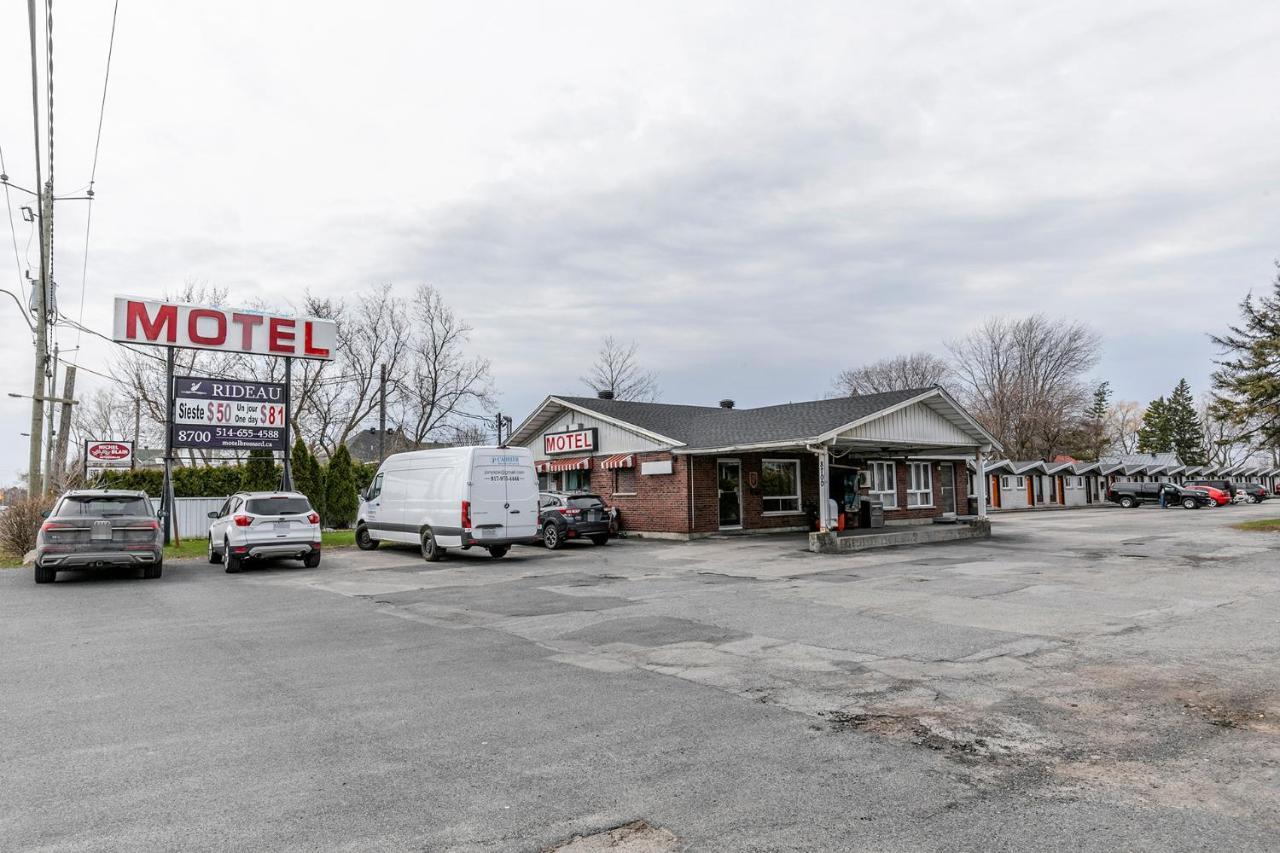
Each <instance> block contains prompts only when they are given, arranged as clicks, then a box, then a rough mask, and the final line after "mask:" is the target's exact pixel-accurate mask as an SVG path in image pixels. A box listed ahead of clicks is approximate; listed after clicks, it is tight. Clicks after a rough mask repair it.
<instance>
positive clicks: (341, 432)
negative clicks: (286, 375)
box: [294, 285, 411, 455]
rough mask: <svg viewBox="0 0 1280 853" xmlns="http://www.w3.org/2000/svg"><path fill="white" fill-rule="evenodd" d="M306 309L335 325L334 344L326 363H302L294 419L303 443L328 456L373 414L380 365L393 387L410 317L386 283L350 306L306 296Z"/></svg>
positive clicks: (407, 338)
mask: <svg viewBox="0 0 1280 853" xmlns="http://www.w3.org/2000/svg"><path fill="white" fill-rule="evenodd" d="M307 307H308V310H309V312H310V313H313V314H315V315H316V316H321V317H328V318H331V319H334V320H336V321H337V325H338V340H337V347H336V350H335V352H334V360H333V361H332V362H331V363H330V364H328V365H325V364H323V363H315V364H311V365H307V364H305V363H304V366H303V371H302V375H301V376H299V377H297V380H298V381H299V384H300V387H298V388H295V392H294V393H295V398H294V405H295V407H296V411H297V416H296V421H297V426H298V432H299V434H300V435H302V436H303V440H304V441H305V442H307V444H309V445H310V446H311V447H312V448H315V449H316V450H318V451H319V452H321V453H322V454H324V455H332V454H333V453H334V452H335V451H337V449H338V448H339V447H341V446H342V445H343V444H345V443H346V441H347V439H348V438H350V437H351V434H352V433H354V432H355V431H356V430H358V429H359V428H360V425H361V424H362V423H364V422H365V421H366V420H367V419H368V418H369V417H370V416H371V415H372V414H373V413H374V412H375V411H377V408H378V400H379V394H378V391H379V383H380V378H381V365H383V364H386V365H387V369H388V372H389V374H390V376H391V384H392V386H393V387H395V384H396V382H397V379H398V377H399V376H400V375H401V373H402V372H403V370H404V365H403V361H404V359H405V357H406V355H407V353H408V351H409V347H410V323H411V319H410V317H409V311H408V306H406V305H405V303H404V300H402V299H400V298H399V297H397V296H395V295H393V294H392V292H391V286H390V285H382V286H379V287H376V288H374V289H373V290H371V291H369V292H368V293H361V294H358V295H357V296H356V297H355V298H354V300H353V301H352V302H351V303H350V304H348V303H346V302H343V301H337V300H327V299H326V300H322V299H315V298H312V297H308V299H307ZM295 363H296V362H295Z"/></svg>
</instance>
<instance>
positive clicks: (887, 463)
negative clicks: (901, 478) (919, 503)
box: [868, 459, 898, 509]
mask: <svg viewBox="0 0 1280 853" xmlns="http://www.w3.org/2000/svg"><path fill="white" fill-rule="evenodd" d="M868 471H870V473H871V488H870V490H869V492H870V497H872V498H875V497H879V498H880V505H881V506H883V507H884V508H885V509H898V463H897V462H894V461H893V460H891V459H876V460H872V461H871V462H869V463H868ZM883 472H887V473H888V485H889V486H890V487H891V488H890V490H888V491H882V490H878V489H876V486H877V485H884V483H883V481H882V480H881V478H880V477H879V476H878V474H880V473H883ZM885 495H888V496H890V498H892V501H893V502H892V503H890V502H889V501H886V500H885V497H884V496H885Z"/></svg>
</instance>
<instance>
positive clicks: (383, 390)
mask: <svg viewBox="0 0 1280 853" xmlns="http://www.w3.org/2000/svg"><path fill="white" fill-rule="evenodd" d="M386 458H387V365H386V363H385V362H384V363H383V365H382V380H381V382H380V383H379V384H378V464H379V465H381V464H382V463H383V462H384V461H385V460H386Z"/></svg>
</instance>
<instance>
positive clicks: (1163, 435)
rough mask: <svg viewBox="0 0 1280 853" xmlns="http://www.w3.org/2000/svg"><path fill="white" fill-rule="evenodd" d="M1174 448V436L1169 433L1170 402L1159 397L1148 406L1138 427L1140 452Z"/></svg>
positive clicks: (1165, 451) (1164, 451)
mask: <svg viewBox="0 0 1280 853" xmlns="http://www.w3.org/2000/svg"><path fill="white" fill-rule="evenodd" d="M1172 450H1173V438H1172V436H1171V435H1170V433H1169V404H1168V403H1166V402H1165V399H1164V397H1157V398H1156V399H1154V400H1152V401H1151V404H1150V405H1149V406H1147V413H1146V414H1145V415H1143V416H1142V426H1141V427H1139V428H1138V451H1139V452H1140V453H1169V452H1171V451H1172Z"/></svg>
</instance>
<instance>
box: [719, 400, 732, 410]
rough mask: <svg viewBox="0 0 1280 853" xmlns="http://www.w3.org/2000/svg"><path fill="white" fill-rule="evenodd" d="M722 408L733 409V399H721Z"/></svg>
mask: <svg viewBox="0 0 1280 853" xmlns="http://www.w3.org/2000/svg"><path fill="white" fill-rule="evenodd" d="M720 408H722V409H732V408H733V401H732V400H730V399H729V398H728V397H725V398H724V399H723V400H721V401H720Z"/></svg>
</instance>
